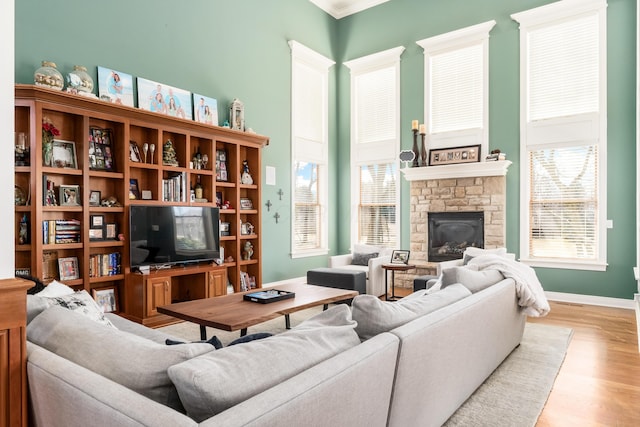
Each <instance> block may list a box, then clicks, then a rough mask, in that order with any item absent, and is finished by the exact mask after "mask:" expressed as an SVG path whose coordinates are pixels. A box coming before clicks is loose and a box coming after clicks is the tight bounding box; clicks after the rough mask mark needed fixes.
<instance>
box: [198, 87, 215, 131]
mask: <svg viewBox="0 0 640 427" xmlns="http://www.w3.org/2000/svg"><path fill="white" fill-rule="evenodd" d="M193 120H194V121H196V122H199V123H206V124H209V125H213V126H218V123H219V122H218V101H217V100H216V99H214V98H210V97H208V96H204V95H199V94H197V93H194V94H193Z"/></svg>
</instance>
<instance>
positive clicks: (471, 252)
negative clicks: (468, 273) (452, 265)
mask: <svg viewBox="0 0 640 427" xmlns="http://www.w3.org/2000/svg"><path fill="white" fill-rule="evenodd" d="M480 255H499V256H502V257H503V256H506V255H507V248H495V249H482V248H474V247H472V246H470V247H468V248H466V249H465V250H464V253H463V254H462V264H463V265H467V264H469V261H471V260H472V259H473V258H475V257H477V256H480Z"/></svg>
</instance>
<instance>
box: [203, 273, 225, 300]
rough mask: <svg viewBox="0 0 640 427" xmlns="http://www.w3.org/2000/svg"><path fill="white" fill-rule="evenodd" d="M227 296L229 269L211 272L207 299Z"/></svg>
mask: <svg viewBox="0 0 640 427" xmlns="http://www.w3.org/2000/svg"><path fill="white" fill-rule="evenodd" d="M226 294H227V269H226V268H224V269H221V270H213V271H210V272H209V277H208V283H207V297H208V298H211V297H219V296H221V295H226Z"/></svg>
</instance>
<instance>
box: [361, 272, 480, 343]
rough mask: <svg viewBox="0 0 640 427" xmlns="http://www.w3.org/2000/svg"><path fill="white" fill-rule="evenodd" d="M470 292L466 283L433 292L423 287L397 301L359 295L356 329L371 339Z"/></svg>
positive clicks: (364, 337)
mask: <svg viewBox="0 0 640 427" xmlns="http://www.w3.org/2000/svg"><path fill="white" fill-rule="evenodd" d="M469 295H471V292H469V290H468V289H467V288H465V287H464V286H462V285H453V286H450V287H449V288H447V289H443V290H441V291H439V292H434V293H431V294H430V293H428V291H427V290H424V289H423V290H420V291H417V292H415V295H413V294H412V295H411V296H409V297H407V298H403V299H401V300H399V301H396V302H392V301H381V300H380V299H379V298H377V297H375V296H373V295H358V296H357V297H355V298H354V299H353V302H352V303H351V308H352V311H353V320H355V321H356V322H358V326H356V332H357V333H358V336H359V337H360V339H362V340H368V339H369V338H372V337H374V336H376V335H378V334H380V333H382V332H387V331H390V330H392V329H395V328H397V327H398V326H402V325H404V324H405V323H408V322H410V321H412V320H414V319H417V318H418V317H420V316H423V315H425V314H428V313H431V312H433V311H436V310H437V309H439V308H442V307H445V306H447V305H449V304H452V303H454V302H456V301H458V300H461V299H462V298H465V297H467V296H469Z"/></svg>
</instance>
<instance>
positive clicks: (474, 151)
mask: <svg viewBox="0 0 640 427" xmlns="http://www.w3.org/2000/svg"><path fill="white" fill-rule="evenodd" d="M479 161H480V144H478V145H469V146H466V147H454V148H439V149H437V150H429V166H439V165H453V164H457V163H475V162H479Z"/></svg>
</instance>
